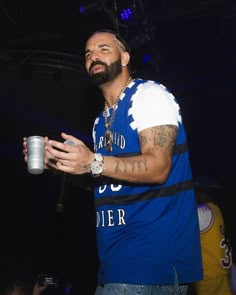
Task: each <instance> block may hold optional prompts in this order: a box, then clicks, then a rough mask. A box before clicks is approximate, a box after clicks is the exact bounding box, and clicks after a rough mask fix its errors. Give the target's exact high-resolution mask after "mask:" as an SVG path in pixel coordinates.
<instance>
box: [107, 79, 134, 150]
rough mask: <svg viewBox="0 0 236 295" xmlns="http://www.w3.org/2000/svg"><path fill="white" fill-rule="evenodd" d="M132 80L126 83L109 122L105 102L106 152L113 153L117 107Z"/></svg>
mask: <svg viewBox="0 0 236 295" xmlns="http://www.w3.org/2000/svg"><path fill="white" fill-rule="evenodd" d="M131 80H132V78H131V77H129V78H128V80H127V81H126V83H125V87H124V88H122V89H121V91H120V93H119V95H118V96H117V98H116V102H115V104H114V105H113V111H112V113H111V116H110V120H109V121H108V113H109V111H108V109H109V107H108V105H107V102H106V101H105V105H104V119H105V127H106V132H105V147H106V150H107V151H108V152H111V151H112V139H113V138H112V137H113V136H112V131H111V129H110V128H111V125H112V123H113V121H114V118H115V113H116V110H117V107H118V101H119V98H120V96H121V94H122V93H123V92H124V90H125V88H126V87H127V86H128V84H129V83H130V82H131Z"/></svg>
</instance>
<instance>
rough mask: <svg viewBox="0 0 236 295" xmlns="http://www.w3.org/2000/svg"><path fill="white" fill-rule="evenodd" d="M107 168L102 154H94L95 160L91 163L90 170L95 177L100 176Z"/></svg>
mask: <svg viewBox="0 0 236 295" xmlns="http://www.w3.org/2000/svg"><path fill="white" fill-rule="evenodd" d="M104 169H105V166H104V159H103V156H102V155H101V154H99V153H98V154H96V153H95V154H94V160H93V162H92V163H91V165H90V172H91V174H92V176H93V177H99V176H100V175H101V174H102V172H103V170H104Z"/></svg>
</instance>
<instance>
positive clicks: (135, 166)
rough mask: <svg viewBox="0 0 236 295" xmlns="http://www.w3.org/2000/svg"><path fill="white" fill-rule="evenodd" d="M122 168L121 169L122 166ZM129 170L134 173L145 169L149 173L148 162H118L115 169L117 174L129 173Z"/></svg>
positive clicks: (123, 160)
mask: <svg viewBox="0 0 236 295" xmlns="http://www.w3.org/2000/svg"><path fill="white" fill-rule="evenodd" d="M121 165H122V168H123V169H121V167H120V166H121ZM128 168H131V171H132V172H134V171H135V169H138V170H139V171H141V170H142V169H143V168H144V170H145V171H147V169H148V168H147V161H146V160H145V159H144V160H130V161H126V160H125V159H122V160H119V161H116V167H115V172H116V174H117V173H121V172H124V173H126V172H128Z"/></svg>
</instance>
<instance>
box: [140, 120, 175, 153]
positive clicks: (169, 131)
mask: <svg viewBox="0 0 236 295" xmlns="http://www.w3.org/2000/svg"><path fill="white" fill-rule="evenodd" d="M177 131H178V128H177V127H176V126H174V125H161V126H156V127H153V128H152V129H151V132H152V136H150V137H146V136H140V144H141V147H144V146H145V145H146V144H148V143H149V144H150V143H151V146H152V148H150V149H149V150H150V151H151V150H154V149H158V148H166V150H167V151H168V152H169V153H170V154H172V153H173V151H174V147H175V141H176V136H177Z"/></svg>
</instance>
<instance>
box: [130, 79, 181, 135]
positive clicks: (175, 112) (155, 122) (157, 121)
mask: <svg viewBox="0 0 236 295" xmlns="http://www.w3.org/2000/svg"><path fill="white" fill-rule="evenodd" d="M131 113H132V115H133V118H134V120H135V124H136V128H137V130H138V132H140V131H142V130H144V129H146V128H150V127H154V126H160V125H167V124H168V125H176V126H178V122H181V121H182V120H181V116H180V109H179V105H178V103H177V102H176V100H175V98H174V96H173V95H172V94H171V93H170V92H168V91H167V90H166V89H165V87H164V86H163V85H158V84H154V83H145V84H143V86H142V88H141V89H140V90H139V91H137V93H136V95H134V98H133V106H132V109H131Z"/></svg>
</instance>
